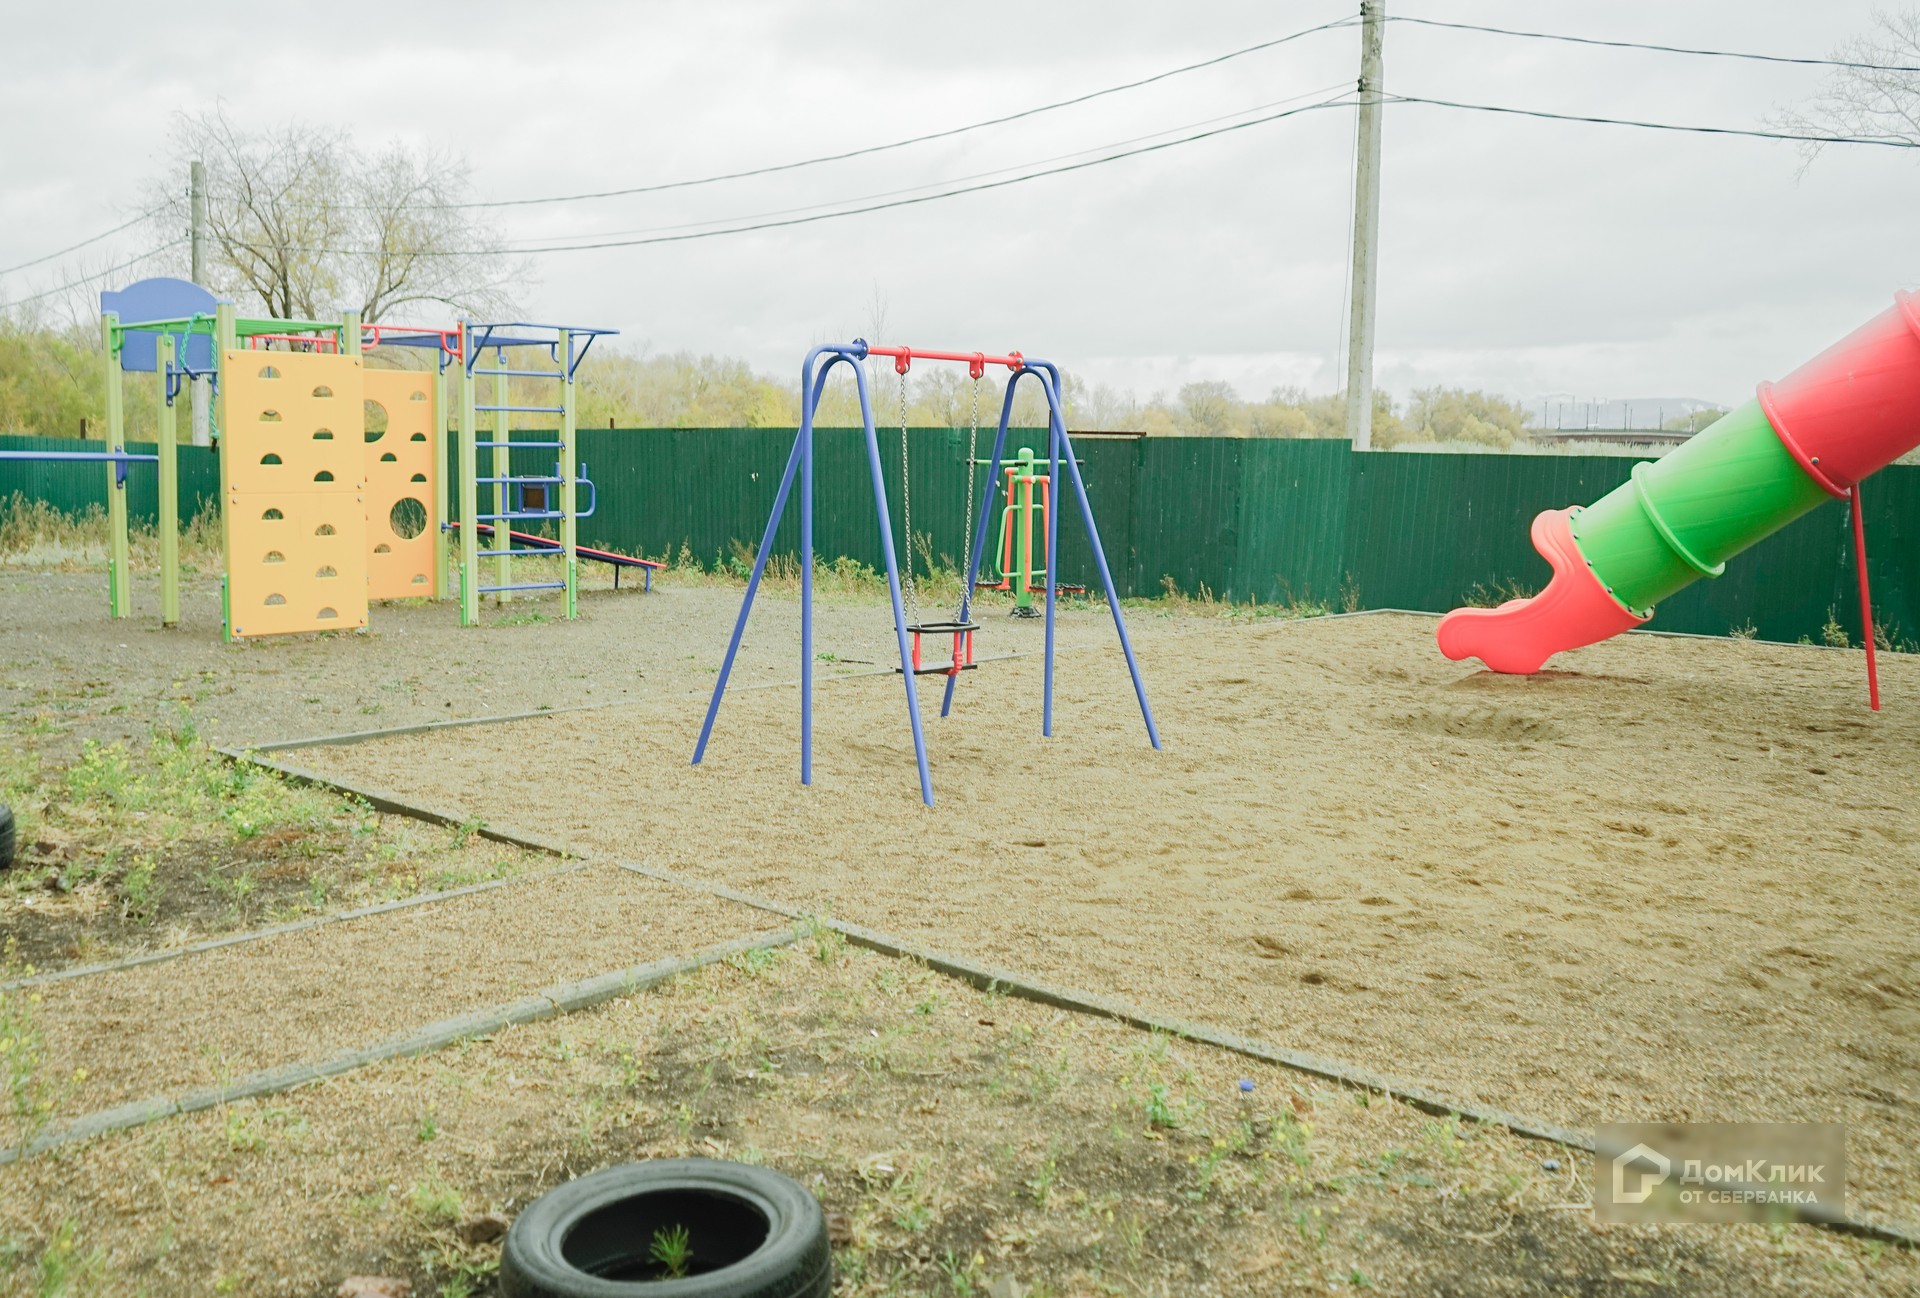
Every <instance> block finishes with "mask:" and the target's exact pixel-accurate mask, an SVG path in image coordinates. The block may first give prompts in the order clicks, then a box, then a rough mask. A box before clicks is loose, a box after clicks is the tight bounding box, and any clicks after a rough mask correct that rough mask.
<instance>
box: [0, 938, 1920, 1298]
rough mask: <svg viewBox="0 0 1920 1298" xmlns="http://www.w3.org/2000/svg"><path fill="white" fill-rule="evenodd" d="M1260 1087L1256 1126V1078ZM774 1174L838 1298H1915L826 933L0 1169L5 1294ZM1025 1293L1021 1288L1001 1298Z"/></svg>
mask: <svg viewBox="0 0 1920 1298" xmlns="http://www.w3.org/2000/svg"><path fill="white" fill-rule="evenodd" d="M1243 1079H1244V1080H1245V1081H1246V1082H1248V1083H1251V1085H1252V1089H1251V1090H1250V1091H1246V1092H1243V1091H1242V1090H1241V1087H1240V1083H1241V1081H1242V1080H1243ZM689 1155H692V1156H709V1157H726V1158H736V1159H743V1160H746V1161H749V1162H756V1163H764V1164H767V1165H770V1166H773V1167H776V1168H779V1169H780V1170H782V1171H784V1172H786V1173H788V1174H789V1175H792V1176H794V1177H797V1178H798V1179H800V1180H801V1181H802V1182H803V1183H805V1184H806V1185H807V1186H808V1187H809V1188H810V1189H812V1190H813V1191H814V1193H815V1194H817V1195H818V1196H819V1197H820V1199H821V1201H822V1203H823V1205H824V1206H825V1208H826V1209H827V1212H828V1222H829V1229H830V1231H831V1232H832V1235H833V1238H834V1242H835V1266H836V1271H837V1276H838V1284H837V1286H836V1288H835V1293H836V1295H838V1298H877V1296H878V1295H945V1296H947V1298H966V1296H968V1295H973V1296H976V1298H978V1296H981V1295H989V1294H991V1295H1002V1294H1007V1293H1019V1294H1023V1295H1025V1296H1026V1298H1069V1296H1076V1298H1077V1296H1078V1295H1131V1296H1138V1298H1174V1296H1175V1295H1179V1296H1180V1298H1188V1296H1201V1295H1217V1296H1220V1298H1242V1296H1244V1295H1264V1294H1280V1293H1352V1292H1372V1293H1381V1294H1399V1295H1410V1296H1411V1295H1420V1296H1421V1298H1431V1296H1434V1295H1442V1296H1446V1298H1481V1296H1482V1295H1487V1294H1494V1293H1499V1294H1512V1295H1523V1296H1529V1298H1550V1296H1551V1298H1560V1296H1563V1295H1582V1296H1592V1298H1599V1296H1600V1295H1608V1296H1612V1295H1645V1296H1647V1298H1652V1296H1653V1295H1662V1294H1675V1293H1685V1294H1693V1295H1713V1296H1715V1298H1747V1296H1748V1295H1751V1294H1755V1293H1760V1292H1767V1293H1781V1294H1794V1295H1834V1296H1835V1298H1838V1296H1839V1295H1855V1294H1896V1293H1911V1292H1914V1291H1915V1289H1916V1286H1920V1263H1916V1260H1915V1259H1914V1258H1913V1257H1912V1256H1910V1255H1908V1254H1906V1253H1904V1252H1903V1251H1899V1250H1882V1249H1880V1248H1878V1247H1876V1246H1874V1245H1871V1244H1867V1243H1862V1242H1860V1241H1855V1240H1849V1239H1846V1238H1845V1237H1842V1236H1838V1235H1834V1234H1832V1233H1828V1232H1820V1231H1815V1230H1809V1229H1805V1228H1802V1229H1796V1230H1791V1231H1774V1232H1769V1231H1767V1230H1766V1229H1764V1228H1761V1227H1722V1228H1717V1229H1714V1230H1711V1231H1704V1230H1701V1229H1699V1228H1692V1229H1687V1228H1678V1227H1671V1228H1651V1227H1642V1228H1632V1229H1627V1228H1612V1229H1607V1228H1601V1227H1596V1226H1595V1225H1593V1224H1592V1222H1591V1221H1590V1218H1589V1215H1588V1213H1587V1212H1586V1210H1585V1206H1584V1201H1585V1197H1586V1185H1587V1176H1588V1169H1587V1167H1586V1165H1585V1161H1584V1160H1583V1159H1575V1158H1572V1157H1569V1156H1567V1155H1566V1154H1565V1152H1564V1151H1557V1150H1554V1149H1553V1148H1551V1147H1549V1146H1543V1145H1539V1144H1536V1143H1532V1142H1527V1141H1523V1140H1519V1139H1517V1138H1515V1137H1513V1136H1511V1135H1509V1134H1507V1133H1505V1132H1502V1131H1500V1130H1497V1129H1483V1128H1477V1127H1474V1126H1472V1125H1465V1126H1463V1125H1461V1124H1458V1123H1456V1122H1453V1121H1450V1120H1447V1119H1436V1118H1432V1117H1429V1116H1427V1115H1424V1114H1421V1113H1418V1112H1415V1111H1413V1110H1411V1109H1409V1108H1407V1107H1406V1106H1404V1105H1400V1104H1395V1103H1392V1102H1388V1101H1384V1100H1381V1099H1380V1098H1378V1097H1369V1096H1367V1095H1364V1094H1358V1093H1354V1092H1348V1091H1339V1090H1330V1089H1323V1088H1318V1087H1315V1086H1313V1085H1310V1084H1306V1083H1305V1082H1304V1081H1303V1079H1301V1078H1300V1077H1298V1076H1297V1075H1295V1074H1289V1073H1287V1072H1284V1071H1282V1070H1279V1069H1275V1068H1271V1067H1268V1066H1266V1065H1261V1064H1255V1063H1250V1062H1248V1061H1246V1060H1243V1059H1236V1058H1234V1057H1232V1056H1228V1055H1224V1054H1222V1053H1220V1052H1218V1051H1214V1050H1210V1049H1207V1048H1204V1047H1199V1046H1195V1045H1193V1044H1192V1043H1188V1042H1181V1041H1176V1040H1172V1039H1169V1038H1166V1037H1154V1036H1149V1035H1147V1034H1144V1033H1139V1032H1133V1031H1130V1030H1128V1029H1125V1028H1122V1027H1119V1026H1117V1025H1115V1024H1113V1023H1110V1022H1105V1021H1102V1020H1097V1019H1091V1018H1088V1017H1085V1016H1080V1015H1070V1014H1066V1013H1063V1012H1061V1011H1057V1010H1053V1009H1049V1008H1045V1007H1041V1006H1037V1005H1033V1004H1030V1003H1027V1002H1021V1001H1015V1000H1011V999H1008V998H1006V997H1002V996H991V995H986V994H983V993H980V992H976V991H974V990H972V989H971V988H968V987H966V986H964V985H961V984H957V983H954V982H952V981H950V980H948V979H946V978H943V977H940V976H938V975H936V974H932V973H930V972H928V971H927V970H926V969H925V968H924V967H922V966H917V965H914V964H912V963H910V962H904V961H897V960H887V959H882V958H880V957H878V956H874V955H871V954H865V953H859V952H854V951H851V950H849V949H847V948H845V947H844V946H843V945H841V944H840V943H839V941H838V935H837V934H834V933H832V932H831V931H830V930H829V931H825V932H816V933H814V934H813V935H811V936H810V937H808V938H806V939H804V940H803V941H802V942H800V943H799V944H797V945H795V946H792V947H788V948H786V949H785V950H783V951H779V952H770V953H755V954H751V955H748V956H743V957H738V958H736V959H735V960H733V961H732V962H731V963H730V964H727V965H716V966H712V967H710V968H708V969H706V970H703V971H701V972H699V973H697V974H694V975H690V976H687V977H684V978H681V979H677V980H675V981H674V982H671V983H669V984H666V985H664V986H662V987H660V988H657V989H655V990H653V991H650V992H648V993H646V994H644V995H640V996H636V997H632V998H628V999H622V1000H618V1001H615V1002H612V1003H610V1004H608V1005H606V1006H604V1007H602V1008H600V1009H598V1010H594V1011H591V1012H588V1013H583V1014H579V1015H575V1016H572V1017H570V1018H567V1019H564V1020H556V1021H551V1022H548V1023H542V1024H536V1025H532V1026H529V1027H525V1028H514V1029H510V1030H507V1031H505V1032H502V1033H499V1034H497V1035H495V1036H493V1037H491V1038H485V1039H480V1040H473V1041H470V1042H468V1043H466V1044H465V1045H463V1046H459V1047H455V1048H453V1049H449V1050H446V1051H441V1052H439V1053H437V1054H435V1055H432V1056H430V1057H427V1058H423V1059H417V1060H408V1061H401V1062H396V1063H390V1064H381V1065H376V1066H373V1067H369V1068H366V1069H363V1070H360V1071H358V1072H356V1073H353V1074H351V1075H348V1076H345V1077H341V1078H337V1079H335V1080H333V1081H331V1082H328V1083H325V1084H322V1085H319V1086H315V1087H308V1088H305V1089H302V1090H299V1091H295V1092H292V1093H290V1094H286V1095H281V1096H276V1097H273V1098H271V1099H268V1100H265V1101H261V1102H258V1103H253V1102H248V1103H242V1104H236V1105H234V1106H231V1107H229V1108H227V1109H224V1110H219V1111H210V1112H207V1113H204V1114H199V1115H195V1116H192V1117H189V1118H184V1119H179V1120H175V1121H171V1122H167V1123H163V1124H158V1125H154V1126H150V1127H146V1128H142V1129H139V1130H136V1131H131V1132H125V1133H122V1134H119V1135H116V1136H111V1137H107V1138H105V1139H102V1140H98V1141H94V1142H90V1143H88V1144H86V1145H84V1146H78V1147H74V1148H71V1149H68V1150H64V1151H61V1152H60V1153H59V1154H58V1156H55V1157H44V1158H40V1159H35V1160H33V1161H31V1162H30V1163H28V1164H26V1165H24V1166H22V1167H18V1168H8V1169H4V1170H3V1171H0V1177H5V1178H6V1180H5V1181H4V1182H0V1183H3V1184H5V1186H6V1189H7V1191H8V1193H7V1195H6V1196H5V1198H4V1200H0V1205H3V1206H0V1246H7V1245H10V1246H12V1247H14V1248H17V1249H19V1250H21V1253H20V1256H22V1257H23V1259H25V1264H23V1265H21V1266H19V1267H17V1268H16V1267H12V1266H10V1265H8V1262H7V1259H6V1256H5V1254H4V1251H3V1249H0V1294H5V1295H8V1298H12V1296H13V1295H46V1294H49V1293H73V1294H91V1293H101V1294H109V1293H110V1294H116V1295H119V1294H136V1293H137V1294H148V1295H154V1296H155V1298H166V1296H172V1295H182V1296H185V1295H194V1296H196V1298H197V1296H199V1295H207V1294H222V1293H234V1294H295V1295H308V1296H311V1298H323V1296H324V1295H329V1294H331V1293H332V1292H333V1291H334V1288H335V1286H337V1285H338V1284H339V1282H340V1280H341V1278H342V1277H344V1276H346V1275H349V1274H362V1275H366V1274H371V1275H385V1276H393V1277H397V1278H403V1279H407V1280H411V1281H412V1282H413V1284H414V1289H413V1293H414V1294H415V1295H416V1298H428V1296H430V1295H439V1296H440V1298H468V1296H470V1295H474V1294H478V1293H483V1292H490V1291H491V1290H492V1284H491V1276H492V1273H493V1271H494V1268H495V1267H496V1266H497V1264H498V1256H499V1246H498V1244H497V1242H490V1243H469V1242H466V1240H465V1239H463V1235H467V1234H469V1233H477V1232H476V1231H475V1228H476V1227H478V1226H480V1225H482V1224H483V1223H482V1219H483V1215H484V1214H487V1213H489V1212H492V1213H498V1214H502V1215H504V1216H507V1217H510V1216H511V1215H512V1214H513V1213H514V1212H516V1211H517V1210H518V1209H519V1208H520V1207H521V1206H523V1205H524V1204H525V1203H526V1202H527V1201H528V1200H529V1199H530V1198H532V1197H533V1196H535V1195H537V1194H539V1193H541V1192H543V1191H545V1190H547V1189H549V1188H551V1187H552V1186H553V1185H555V1184H557V1183H559V1182H561V1181H563V1180H565V1179H567V1178H568V1177H570V1176H574V1175H579V1174H582V1173H585V1172H588V1171H592V1170H595V1169H597V1168H599V1167H602V1166H606V1165H608V1164H611V1163H616V1162H622V1161H627V1160H631V1159H640V1158H652V1157H684V1156H689ZM1016 1286H1017V1287H1016Z"/></svg>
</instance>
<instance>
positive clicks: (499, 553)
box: [474, 542, 560, 559]
mask: <svg viewBox="0 0 1920 1298" xmlns="http://www.w3.org/2000/svg"><path fill="white" fill-rule="evenodd" d="M474 553H475V555H476V556H477V557H479V558H482V559H503V558H507V557H509V556H518V555H530V556H532V557H533V558H536V559H551V558H552V557H553V556H554V555H556V554H558V553H560V546H559V544H558V543H557V542H556V543H555V544H554V547H553V548H552V549H551V550H476V551H475V552H474Z"/></svg>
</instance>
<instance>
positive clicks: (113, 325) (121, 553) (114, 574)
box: [100, 311, 133, 618]
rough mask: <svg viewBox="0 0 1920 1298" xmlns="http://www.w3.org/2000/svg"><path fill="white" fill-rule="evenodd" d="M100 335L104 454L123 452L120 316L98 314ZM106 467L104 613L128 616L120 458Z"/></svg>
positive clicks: (124, 417)
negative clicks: (104, 403)
mask: <svg viewBox="0 0 1920 1298" xmlns="http://www.w3.org/2000/svg"><path fill="white" fill-rule="evenodd" d="M100 339H101V342H102V343H103V344H104V350H105V352H106V356H107V426H106V429H105V436H106V439H107V452H108V454H115V455H124V454H126V450H127V412H126V404H125V394H124V393H123V392H122V391H121V387H120V317H119V316H118V315H116V314H115V313H114V312H111V311H109V312H107V313H105V314H104V315H102V316H101V317H100ZM105 467H106V470H107V615H108V616H109V617H116V618H119V617H131V616H132V614H133V588H132V586H131V585H130V584H129V582H128V578H127V489H126V485H125V483H124V482H123V481H122V480H121V475H122V474H123V473H124V472H125V469H126V464H125V462H124V461H121V462H115V461H112V460H109V461H108V462H107V464H106V466H105Z"/></svg>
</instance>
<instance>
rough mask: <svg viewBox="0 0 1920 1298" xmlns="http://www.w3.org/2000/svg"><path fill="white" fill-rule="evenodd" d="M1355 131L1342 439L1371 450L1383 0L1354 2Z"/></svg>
mask: <svg viewBox="0 0 1920 1298" xmlns="http://www.w3.org/2000/svg"><path fill="white" fill-rule="evenodd" d="M1360 19H1361V25H1360V131H1359V135H1358V137H1357V139H1356V141H1355V152H1356V154H1357V156H1356V157H1355V159H1354V168H1353V287H1352V289H1351V290H1350V291H1351V294H1352V296H1351V297H1350V298H1349V300H1348V307H1347V319H1348V324H1347V438H1348V440H1350V441H1351V442H1352V443H1353V449H1354V450H1356V451H1365V450H1370V449H1372V447H1373V304H1374V299H1375V296H1376V293H1375V289H1376V288H1377V287H1378V283H1379V281H1378V277H1377V275H1376V273H1375V272H1376V267H1377V265H1378V257H1379V248H1378V244H1379V241H1380V109H1381V107H1382V105H1381V103H1380V97H1381V95H1382V93H1384V91H1385V81H1384V79H1383V77H1384V74H1383V72H1382V68H1381V57H1380V55H1381V46H1382V44H1383V43H1384V41H1385V37H1386V27H1387V0H1361V3H1360Z"/></svg>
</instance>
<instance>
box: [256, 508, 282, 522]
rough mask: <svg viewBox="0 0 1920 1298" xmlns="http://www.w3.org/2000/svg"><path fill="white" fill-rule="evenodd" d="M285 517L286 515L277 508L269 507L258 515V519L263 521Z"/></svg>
mask: <svg viewBox="0 0 1920 1298" xmlns="http://www.w3.org/2000/svg"><path fill="white" fill-rule="evenodd" d="M285 517H286V515H285V514H283V513H281V512H280V511H279V510H277V509H269V510H268V511H267V512H266V513H264V514H262V515H260V521H261V522H263V523H265V522H268V521H270V520H272V519H275V518H285Z"/></svg>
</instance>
